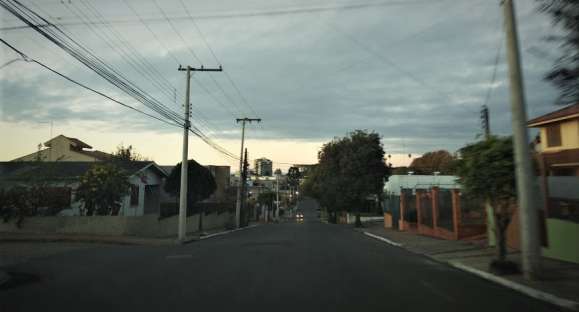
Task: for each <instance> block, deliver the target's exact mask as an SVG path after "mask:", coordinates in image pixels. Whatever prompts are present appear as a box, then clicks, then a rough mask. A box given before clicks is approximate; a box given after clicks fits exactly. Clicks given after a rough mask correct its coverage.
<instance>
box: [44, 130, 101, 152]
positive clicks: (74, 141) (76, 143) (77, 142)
mask: <svg viewBox="0 0 579 312" xmlns="http://www.w3.org/2000/svg"><path fill="white" fill-rule="evenodd" d="M59 137H63V138H66V139H67V140H69V141H70V144H71V145H72V146H75V147H78V148H79V149H83V148H92V146H90V145H88V144H86V143H84V142H83V141H81V140H79V139H77V138H71V137H67V136H64V135H62V134H61V135H59V136H57V137H55V138H52V139H50V140H48V141H46V143H44V146H51V144H52V141H54V140H55V139H57V138H59Z"/></svg>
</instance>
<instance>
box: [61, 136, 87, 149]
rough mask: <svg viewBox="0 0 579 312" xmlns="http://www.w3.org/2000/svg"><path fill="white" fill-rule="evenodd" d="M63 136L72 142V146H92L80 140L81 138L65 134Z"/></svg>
mask: <svg viewBox="0 0 579 312" xmlns="http://www.w3.org/2000/svg"><path fill="white" fill-rule="evenodd" d="M65 138H67V139H69V140H70V141H71V142H72V143H73V144H74V146H76V147H78V148H92V146H90V145H88V144H86V143H84V142H83V141H81V140H79V139H77V138H70V137H67V136H65Z"/></svg>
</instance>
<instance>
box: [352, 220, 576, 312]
mask: <svg viewBox="0 0 579 312" xmlns="http://www.w3.org/2000/svg"><path fill="white" fill-rule="evenodd" d="M362 233H363V234H364V235H366V236H368V237H372V238H374V239H377V240H379V241H382V242H385V243H387V244H390V245H392V246H396V247H400V248H404V247H403V245H402V244H400V243H397V242H394V241H391V240H389V239H387V238H385V237H382V236H379V235H375V234H372V233H369V232H365V231H364V232H362ZM404 250H407V251H409V252H412V253H414V254H417V255H422V256H426V257H428V258H430V259H432V260H434V261H437V262H439V263H442V264H446V265H450V266H452V267H454V268H456V269H459V270H461V271H464V272H468V273H471V274H474V275H476V276H478V277H480V278H483V279H486V280H488V281H491V282H494V283H497V284H499V285H502V286H504V287H507V288H510V289H512V290H515V291H518V292H520V293H522V294H524V295H527V296H529V297H532V298H535V299H538V300H541V301H545V302H548V303H551V304H553V305H556V306H559V307H562V308H566V309H569V310H571V311H579V302H576V301H573V300H569V299H564V298H561V297H557V296H555V295H553V294H550V293H547V292H544V291H541V290H537V289H534V288H532V287H529V286H525V285H522V284H519V283H515V282H513V281H510V280H508V279H506V278H502V277H499V276H496V275H493V274H491V273H488V272H485V271H481V270H478V269H475V268H473V267H469V266H467V265H464V264H462V263H459V262H450V261H441V260H439V259H436V258H434V257H432V256H430V255H428V254H424V253H419V252H416V251H412V250H409V249H406V248H404Z"/></svg>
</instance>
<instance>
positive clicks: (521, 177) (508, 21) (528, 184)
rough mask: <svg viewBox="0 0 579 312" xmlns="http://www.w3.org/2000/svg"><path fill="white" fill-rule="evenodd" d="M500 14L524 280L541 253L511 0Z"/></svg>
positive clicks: (534, 270)
mask: <svg viewBox="0 0 579 312" xmlns="http://www.w3.org/2000/svg"><path fill="white" fill-rule="evenodd" d="M503 14H504V18H505V25H504V26H505V31H506V37H507V60H508V63H509V80H510V95H511V96H510V97H511V111H512V124H513V137H514V150H515V165H516V166H515V167H516V180H517V194H518V196H517V200H518V206H519V211H520V229H521V240H522V243H521V247H522V260H523V261H522V262H523V273H524V275H525V278H527V279H534V278H536V276H537V274H538V271H539V266H540V257H541V249H540V246H539V219H538V210H537V204H536V201H535V200H534V198H533V190H532V189H533V180H534V178H535V177H534V176H533V172H532V170H531V159H530V150H529V136H528V133H527V128H526V121H527V113H526V111H525V95H524V91H523V77H522V72H521V63H520V52H519V42H518V38H517V26H516V22H515V8H514V5H513V0H504V2H503Z"/></svg>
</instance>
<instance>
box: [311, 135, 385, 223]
mask: <svg viewBox="0 0 579 312" xmlns="http://www.w3.org/2000/svg"><path fill="white" fill-rule="evenodd" d="M387 174H388V167H387V166H386V164H385V163H384V149H383V147H382V144H381V142H380V136H379V135H378V134H377V133H375V132H367V131H361V130H356V131H354V132H352V133H350V134H349V135H348V136H346V137H343V138H336V139H334V140H332V141H330V142H328V143H326V144H325V145H324V146H323V147H322V150H321V151H320V152H319V153H318V166H317V167H316V169H315V170H313V172H312V173H311V174H310V175H309V176H308V178H307V179H306V182H305V184H304V191H306V192H307V193H308V194H309V195H311V196H314V197H315V198H317V199H318V200H319V201H320V203H321V205H322V206H324V207H325V208H326V209H328V210H329V211H334V212H335V211H344V210H345V211H354V212H358V211H359V208H360V207H361V206H362V205H363V204H364V202H365V201H366V200H367V199H368V197H369V196H372V195H377V194H381V193H382V188H383V187H384V178H385V177H386V175H387Z"/></svg>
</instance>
